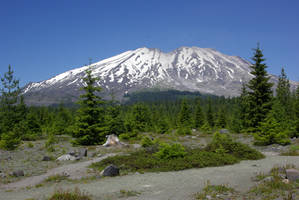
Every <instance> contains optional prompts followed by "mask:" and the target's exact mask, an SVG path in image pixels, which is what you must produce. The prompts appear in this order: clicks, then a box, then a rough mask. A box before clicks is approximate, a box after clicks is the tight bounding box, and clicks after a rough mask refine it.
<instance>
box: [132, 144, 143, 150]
mask: <svg viewBox="0 0 299 200" xmlns="http://www.w3.org/2000/svg"><path fill="white" fill-rule="evenodd" d="M133 147H134V148H135V149H139V148H141V145H140V144H133Z"/></svg>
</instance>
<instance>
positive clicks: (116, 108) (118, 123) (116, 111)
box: [106, 105, 126, 135]
mask: <svg viewBox="0 0 299 200" xmlns="http://www.w3.org/2000/svg"><path fill="white" fill-rule="evenodd" d="M106 121H107V127H108V130H107V131H108V132H109V134H115V135H120V134H121V133H125V132H126V131H125V127H124V121H123V120H122V117H121V113H120V105H112V106H110V107H109V108H108V113H107V119H106Z"/></svg>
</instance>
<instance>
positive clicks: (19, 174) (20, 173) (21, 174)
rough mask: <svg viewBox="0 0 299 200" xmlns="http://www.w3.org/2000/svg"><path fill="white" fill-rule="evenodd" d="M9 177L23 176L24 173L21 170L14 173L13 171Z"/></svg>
mask: <svg viewBox="0 0 299 200" xmlns="http://www.w3.org/2000/svg"><path fill="white" fill-rule="evenodd" d="M11 175H12V176H15V177H19V176H24V171H23V170H16V171H13V172H12V173H11Z"/></svg>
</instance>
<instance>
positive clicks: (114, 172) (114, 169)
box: [101, 165, 119, 176]
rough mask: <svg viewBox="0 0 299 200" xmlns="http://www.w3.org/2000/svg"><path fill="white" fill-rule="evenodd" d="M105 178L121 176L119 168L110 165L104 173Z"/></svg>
mask: <svg viewBox="0 0 299 200" xmlns="http://www.w3.org/2000/svg"><path fill="white" fill-rule="evenodd" d="M101 174H102V175H103V176H118V175H119V168H118V167H117V166H115V165H109V166H108V167H106V168H105V169H104V170H103V171H102V173H101Z"/></svg>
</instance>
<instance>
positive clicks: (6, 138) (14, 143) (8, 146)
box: [0, 131, 21, 150]
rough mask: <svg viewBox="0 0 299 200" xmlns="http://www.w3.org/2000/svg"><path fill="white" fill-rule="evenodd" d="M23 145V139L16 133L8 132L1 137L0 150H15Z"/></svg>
mask: <svg viewBox="0 0 299 200" xmlns="http://www.w3.org/2000/svg"><path fill="white" fill-rule="evenodd" d="M20 143H21V139H20V138H19V137H18V135H17V134H16V133H15V132H12V131H10V132H7V133H3V134H2V135H1V140H0V148H1V149H5V150H14V149H16V148H17V147H18V146H19V144H20Z"/></svg>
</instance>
